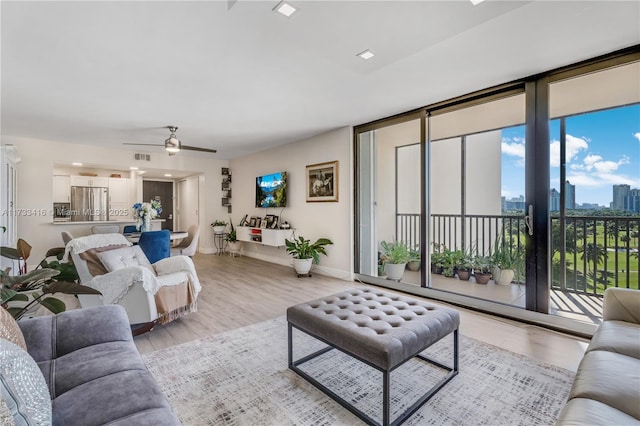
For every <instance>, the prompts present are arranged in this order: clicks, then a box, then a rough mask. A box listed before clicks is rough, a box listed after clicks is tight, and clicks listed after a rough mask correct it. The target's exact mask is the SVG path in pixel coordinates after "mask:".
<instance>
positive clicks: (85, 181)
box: [71, 176, 109, 188]
mask: <svg viewBox="0 0 640 426" xmlns="http://www.w3.org/2000/svg"><path fill="white" fill-rule="evenodd" d="M71 186H98V187H101V188H107V187H108V186H109V178H108V177H97V176H71Z"/></svg>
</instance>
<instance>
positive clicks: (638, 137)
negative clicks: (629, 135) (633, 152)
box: [633, 132, 640, 142]
mask: <svg viewBox="0 0 640 426" xmlns="http://www.w3.org/2000/svg"><path fill="white" fill-rule="evenodd" d="M633 137H634V138H636V139H638V142H640V132H635V133H634V134H633Z"/></svg>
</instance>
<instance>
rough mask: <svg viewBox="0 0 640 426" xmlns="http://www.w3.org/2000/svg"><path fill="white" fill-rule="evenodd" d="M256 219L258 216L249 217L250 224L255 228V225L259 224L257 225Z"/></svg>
mask: <svg viewBox="0 0 640 426" xmlns="http://www.w3.org/2000/svg"><path fill="white" fill-rule="evenodd" d="M256 219H257V218H256V217H255V216H251V219H249V226H250V227H251V228H255V227H256V226H257V225H256Z"/></svg>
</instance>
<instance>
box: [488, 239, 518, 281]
mask: <svg viewBox="0 0 640 426" xmlns="http://www.w3.org/2000/svg"><path fill="white" fill-rule="evenodd" d="M494 247H495V251H494V253H493V256H492V263H493V270H492V272H493V280H494V281H495V283H496V284H499V285H509V284H511V281H513V278H514V276H515V274H516V269H518V267H519V264H520V263H521V258H522V255H521V250H519V249H518V248H514V247H511V246H510V245H508V244H506V243H504V242H501V241H500V237H498V239H497V240H496V243H495V246H494Z"/></svg>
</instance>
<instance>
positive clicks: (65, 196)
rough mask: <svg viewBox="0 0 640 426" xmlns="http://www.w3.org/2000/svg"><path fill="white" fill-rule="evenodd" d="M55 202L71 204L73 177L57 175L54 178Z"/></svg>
mask: <svg viewBox="0 0 640 426" xmlns="http://www.w3.org/2000/svg"><path fill="white" fill-rule="evenodd" d="M53 202H54V203H69V202H71V177H70V176H62V175H55V176H53Z"/></svg>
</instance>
